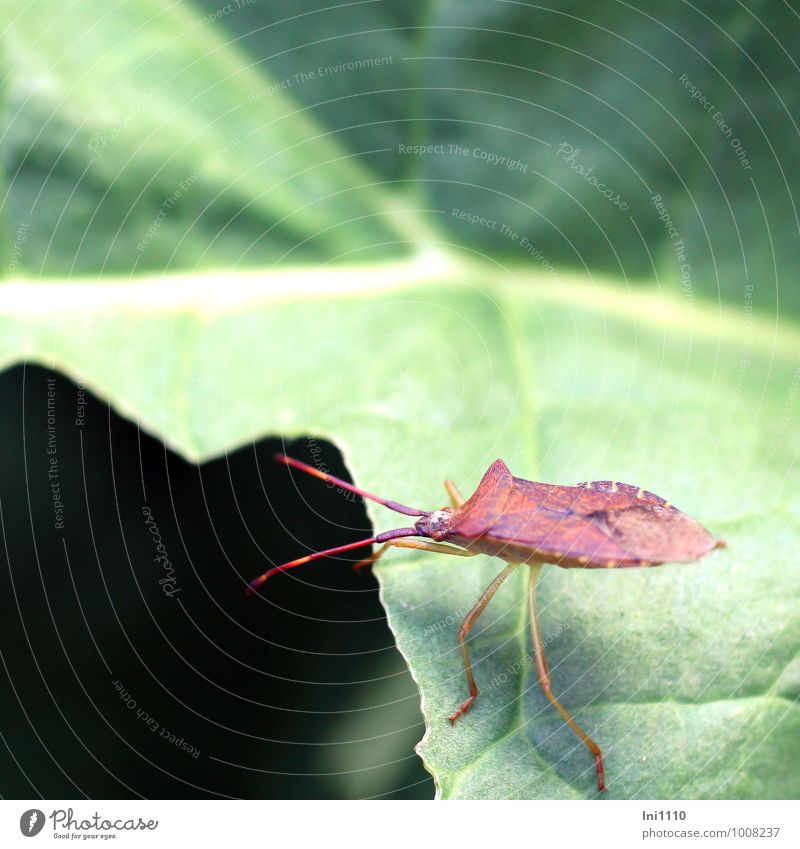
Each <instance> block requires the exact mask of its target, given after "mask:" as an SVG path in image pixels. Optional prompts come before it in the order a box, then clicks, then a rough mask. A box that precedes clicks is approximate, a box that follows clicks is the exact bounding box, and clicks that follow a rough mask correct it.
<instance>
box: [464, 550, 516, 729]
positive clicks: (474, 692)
mask: <svg viewBox="0 0 800 849" xmlns="http://www.w3.org/2000/svg"><path fill="white" fill-rule="evenodd" d="M518 565H519V564H518V563H509V564H508V566H506V568H505V569H503V571H502V572H501V573H500V574H499V575H498V576H497V577H496V578H495V579H494V580H493V581H492V583H491V584H489V586H488V587H487V588H486V589H485V590H484V591H483V595H482V596H481V597H480V598H479V599H478V603H477V604H476V605H475V607H473V608H472V610H470V612H469V613H468V614H467V615H466V617H465V619H464V621H463V622H462V623H461V629H460V630H459V632H458V641H459V643H461V655H462V657H463V658H464V669H465V670H466V672H467V684H469V698H468V699H466V701H465V702H464V703H463V704H462V705H461V707H460V708H459V709H458V710H457V711H456V712H455V713H454V714H453V715H452V716H448V717H447V718H448V719H449V720H450V722H451V723H455V721H456V720H457V719H458V718H459V716H461V714H462V713H466V712H467V711H468V710H469V709H470V708H471V707H472V703H473V702H474V701H475V699H476V698H477V696H478V686H477V685H476V683H475V676H474V675H473V674H472V664H471V663H470V659H469V652H468V651H467V640H466V638H467V634H469V632H470V630H471V628H472V626H473V625H474V624H475V623H476V622H477V621H478V617H479V616H480V615H481V613H483V611H484V610H485V609H486V605H487V604H488V603H489V602H490V601H491V600H492V596H493V595H494V594H495V593H496V592H497V591H498V590H499V589H500V584H502V583H503V581H505V579H506V578H507V577H508V576H509V575H510V574H511V573H512V572H513V571H514V569H516V568H517V566H518Z"/></svg>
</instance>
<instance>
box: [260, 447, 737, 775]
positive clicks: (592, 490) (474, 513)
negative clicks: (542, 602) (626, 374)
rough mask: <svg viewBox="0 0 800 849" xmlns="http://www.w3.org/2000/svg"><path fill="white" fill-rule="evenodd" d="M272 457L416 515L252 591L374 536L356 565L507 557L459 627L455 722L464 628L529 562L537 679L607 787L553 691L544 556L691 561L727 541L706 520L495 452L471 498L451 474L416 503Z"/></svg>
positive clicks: (639, 492) (638, 563)
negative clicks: (392, 556)
mask: <svg viewBox="0 0 800 849" xmlns="http://www.w3.org/2000/svg"><path fill="white" fill-rule="evenodd" d="M275 459H276V460H278V461H279V462H281V463H284V464H286V465H287V466H292V467H294V468H296V469H300V470H301V471H304V472H307V473H308V474H311V475H314V476H315V477H318V478H321V479H322V480H324V481H328V482H330V483H334V484H336V485H338V486H340V487H342V488H343V489H346V490H349V491H350V492H354V493H356V494H358V495H360V496H362V497H363V498H369V499H371V500H372V501H377V502H378V504H382V505H383V506H384V507H388V508H389V509H390V510H395V511H396V512H398V513H404V514H405V515H407V516H415V517H418V518H417V519H416V521H415V522H414V525H413V527H407V528H397V529H395V530H392V531H385V532H384V533H381V534H377V535H376V536H373V537H369V538H368V539H364V540H359V541H358V542H353V543H349V544H348V545H341V546H338V547H336V548H329V549H326V550H325V551H317V552H315V553H314V554H308V555H306V556H305V557H299V558H297V559H296V560H291V561H290V562H288V563H283V564H282V565H280V566H275V567H273V568H272V569H268V570H267V571H266V572H264V574H263V575H260V576H259V577H258V578H256V579H255V580H253V581H251V582H250V590H251V591H253V590H255V589H256V588H257V587H259V586H260V585H261V584H263V583H264V581H266V580H267V578H269V577H271V576H272V575H276V574H278V573H279V572H285V571H286V570H288V569H293V568H294V567H295V566H300V565H302V564H303V563H308V562H310V561H312V560H317V559H319V558H321V557H328V556H330V555H333V554H338V553H340V552H344V551H349V550H351V549H355V548H361V547H363V546H365V545H371V544H373V543H382V545H381V547H380V548H379V549H377V550H376V551H375V552H374V553H373V554H372V555H371V556H370V557H368V558H367V559H366V560H362V561H361V562H360V563H357V564H356V566H355V568H357V569H358V568H361V567H363V566H366V565H368V564H370V563H374V562H375V561H376V560H377V559H378V558H379V557H381V556H382V555H383V553H384V552H385V551H386V550H387V549H388V548H389V547H391V546H395V547H397V548H417V549H421V550H423V551H434V552H437V553H440V554H453V555H457V556H459V557H473V556H474V555H476V554H488V555H490V556H492V557H499V558H500V559H501V560H504V561H506V563H507V564H508V565H507V566H506V567H505V568H504V569H503V571H502V572H500V574H499V575H498V576H497V577H496V578H495V579H494V580H493V581H492V582H491V584H489V586H488V587H487V588H486V589H485V590H484V592H483V595H482V596H481V597H480V598H479V599H478V601H477V603H476V604H475V606H474V607H473V608H472V609H471V610H470V611H469V613H468V614H467V616H466V618H465V619H464V622H463V623H462V625H461V630H460V631H459V634H458V640H459V643H460V645H461V653H462V655H463V658H464V667H465V669H466V673H467V684H468V685H469V696H468V697H467V699H466V700H465V701H464V702H463V703H462V704H461V706H460V707H459V708H458V709H457V710H456V711H455V712H454V713H453V714H452V715H451V716H450V717H448V718H449V720H450V722H451V723H455V721H456V720H457V719H458V718H459V717H460V716H461V715H462V714H464V713H466V712H467V711H468V710H469V709H470V707H472V703H473V702H474V701H475V699H476V698H477V696H478V687H477V685H476V684H475V677H474V675H473V673H472V664H471V663H470V659H469V653H468V651H467V643H466V638H467V634H469V631H470V629H471V628H472V626H473V625H474V624H475V622H476V621H477V619H478V617H479V616H480V615H481V613H483V611H484V609H485V608H486V605H487V604H488V603H489V601H490V600H491V598H492V596H493V595H494V594H495V593H496V592H497V590H498V589H499V587H500V585H501V584H502V583H503V581H504V580H505V579H506V578H507V577H508V576H509V575H510V574H511V573H512V572H513V571H514V569H516V568H517V567H518V566H519V565H520V564H523V563H527V564H528V565H529V567H530V580H529V584H528V598H529V609H530V628H531V640H532V643H533V654H534V660H535V663H536V673H537V676H538V681H539V684H540V685H541V687H542V690H543V691H544V693H545V695H546V696H547V698H548V699H549V700H550V702H551V703H552V705H553V706H554V707H555V709H556V710H557V711H558V712H559V714H560V715H561V716H562V718H563V719H564V721H565V722H566V723H567V724H568V725H569V726H570V728H572V730H573V731H574V732H575V733H576V734H577V735H578V737H580V739H581V740H582V741H583V742H584V743H585V744H586V746H587V747H588V748H589V750H590V751H591V753H592V754H593V755H594V759H595V765H596V769H597V788H598V790H599V791H602V790H605V783H604V779H603V757H602V753H601V751H600V747H599V746H598V745H597V744H596V743H595V742H594V740H592V739H591V737H589V735H588V734H586V732H585V731H584V730H583V729H582V728H581V727H580V726H579V725H578V724H577V723H576V722H575V720H574V719H573V718H572V717H571V716H570V715H569V713H568V712H567V710H566V708H564V706H563V705H562V704H561V702H559V701H558V699H557V698H556V697H555V696H554V695H553V692H552V690H551V686H550V672H549V669H548V666H547V660H546V658H545V654H544V645H543V642H542V633H541V628H540V626H539V620H538V616H537V612H536V582H537V579H538V577H539V572H540V570H541V568H542V564H544V563H552V564H554V565H556V566H563V567H565V568H575V569H616V568H624V567H645V566H657V565H659V564H661V563H668V562H680V563H688V562H691V561H693V560H698V559H699V558H701V557H704V556H705V555H706V554H708V553H709V552H710V551H712V550H713V549H715V548H720V547H723V546H724V545H725V543H724V542H723V541H722V540H718V539H715V538H714V537H713V536H712V535H711V534H710V533H709V532H708V531H707V530H706V529H705V528H704V527H703V526H702V525H700V524H699V523H698V522H696V521H695V520H694V519H692V518H691V517H690V516H687V515H686V514H685V513H682V512H681V511H680V510H678V509H677V508H675V507H673V506H672V505H671V504H669V503H668V502H667V501H665V500H664V499H663V498H659V497H658V496H657V495H653V493H652V492H647V491H646V490H644V489H641V488H640V487H636V486H631V485H630V484H624V483H616V482H615V481H589V482H587V483H580V484H577V485H576V486H558V485H555V484H546V483H535V482H534V481H529V480H525V479H524V478H515V477H513V476H512V475H511V472H510V471H509V470H508V468H507V467H506V464H505V463H504V462H503V461H502V460H495V462H494V463H492V465H491V466H490V467H489V469H488V470H487V472H486V474H485V475H484V476H483V479H482V480H481V482H480V484H479V486H478V488H477V489H476V490H475V492H474V493H473V494H472V496H470V498H468V499H467V500H466V501H465V500H464V499H463V498H462V497H461V495H460V494H459V492H458V489H457V488H456V486H455V484H454V483H453V482H452V481H449V480H448V481H445V488H446V489H447V492H448V493H449V495H450V498H451V500H452V502H453V506H452V507H443V508H441V509H439V510H418V509H416V508H413V507H406V506H405V505H403V504H398V503H397V502H396V501H389V500H387V499H385V498H380V497H378V496H377V495H373V494H372V493H369V492H366V491H364V490H363V489H360V488H359V487H356V486H353V485H352V484H349V483H346V482H345V481H342V480H340V479H339V478H335V477H333V476H332V475H329V474H327V473H325V472H322V471H320V470H319V469H315V468H313V467H312V466H308V465H306V464H305V463H301V462H300V461H299V460H294V459H293V458H291V457H287V456H286V455H285V454H276V455H275Z"/></svg>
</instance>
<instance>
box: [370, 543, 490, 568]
mask: <svg viewBox="0 0 800 849" xmlns="http://www.w3.org/2000/svg"><path fill="white" fill-rule="evenodd" d="M390 545H393V546H395V548H418V549H420V550H421V551H433V552H435V553H436V554H455V555H456V556H457V557H474V556H475V552H474V551H467V550H466V548H456V547H455V546H452V545H440V544H439V543H438V542H426V541H425V540H424V539H397V540H394V539H392V540H389V542H385V543H384V544H383V545H382V546H381V547H380V548H379V549H378V550H377V551H375V552H373V553H372V554H370V556H369V557H365V558H364V559H363V560H360V561H359V562H358V563H356V564H355V565H354V566H353V569H355V570H356V571H358V570H359V569H363V568H364V567H365V566H369V565H370V564H371V563H374V562H375V561H376V560H378V559H379V558H381V557H383V555H384V554H385V553H386V549H387V548H389V546H390Z"/></svg>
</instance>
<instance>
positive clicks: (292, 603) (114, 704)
mask: <svg viewBox="0 0 800 849" xmlns="http://www.w3.org/2000/svg"><path fill="white" fill-rule="evenodd" d="M0 399H2V403H1V404H0V446H2V475H0V499H1V501H0V518H2V531H3V567H2V569H0V582H1V585H0V611H1V613H0V652H2V663H3V667H2V669H0V705H1V706H2V707H0V712H1V715H2V724H1V726H0V730H2V741H1V742H0V776H2V778H1V779H0V784H1V786H0V793H2V796H3V797H5V798H22V797H25V798H27V797H36V796H42V797H45V798H75V797H82V796H86V797H89V798H135V797H137V796H142V797H147V798H192V797H206V796H208V797H217V796H232V797H245V798H349V797H364V796H374V795H388V796H392V797H395V798H430V797H431V796H432V795H433V786H432V782H431V780H430V777H429V776H428V775H427V773H426V772H425V770H424V769H423V767H422V764H421V762H420V761H419V759H418V758H417V756H416V755H415V754H414V751H413V746H414V743H415V742H416V741H418V740H419V739H420V738H421V736H422V733H423V726H422V721H421V716H420V712H419V697H418V693H417V690H416V687H415V686H414V684H413V682H412V680H411V678H410V676H409V674H408V672H407V670H406V668H405V664H404V662H403V660H402V658H401V657H400V655H399V653H398V652H397V650H396V649H395V647H394V643H393V640H392V635H391V633H390V631H389V629H388V627H387V624H386V619H385V615H384V612H383V608H382V607H381V605H380V602H379V599H378V593H377V584H376V582H375V579H374V578H373V577H372V576H371V575H370V574H369V573H368V572H361V573H358V574H356V573H354V572H353V571H352V570H351V569H350V568H349V564H350V563H352V562H355V561H356V560H358V559H359V558H360V557H363V556H365V554H367V553H368V549H359V550H356V551H353V552H350V553H348V554H347V555H342V556H340V557H338V558H336V559H325V560H321V561H319V562H316V563H312V564H309V565H308V566H304V567H302V568H298V569H296V570H294V571H293V572H291V573H287V574H284V575H279V576H277V577H276V578H274V579H272V580H270V581H269V582H268V583H267V584H266V586H265V587H264V591H263V592H262V593H261V594H260V595H256V596H247V595H246V594H245V588H246V582H247V581H248V580H249V579H251V578H253V577H255V576H256V575H257V574H259V573H260V572H262V571H263V570H264V569H265V568H266V567H267V566H269V565H274V564H277V563H281V562H283V561H286V560H289V559H291V558H294V557H298V556H301V555H303V554H305V553H308V552H310V551H313V550H318V549H322V548H328V547H332V546H335V545H341V544H344V543H348V542H352V541H354V540H357V539H359V538H361V537H364V536H368V535H369V534H370V533H371V528H370V523H369V521H368V519H367V516H366V512H365V509H364V505H363V503H362V501H361V499H354V498H352V497H347V496H346V495H344V494H343V493H342V492H341V491H337V490H336V489H335V488H332V487H330V486H328V485H327V484H325V483H324V482H322V481H320V480H318V479H316V478H313V477H310V476H306V475H303V474H301V473H298V472H291V471H290V470H289V469H287V468H285V467H283V466H281V465H279V464H277V463H275V462H274V461H273V460H272V455H273V453H274V452H275V451H276V450H282V449H283V448H284V447H285V448H286V450H287V453H290V454H292V455H293V456H296V457H298V458H299V459H302V460H304V461H305V462H308V463H311V464H317V465H319V466H324V467H325V468H327V469H328V470H329V471H330V472H331V473H333V474H335V475H339V476H342V477H345V478H347V471H346V470H345V468H344V466H343V463H342V460H341V456H340V455H339V453H338V451H337V450H336V449H335V448H334V447H333V446H332V445H331V444H329V443H325V442H322V441H315V440H313V439H303V440H298V441H296V442H294V443H292V444H288V445H286V446H284V445H283V443H282V442H281V441H280V440H278V439H267V440H263V441H260V442H258V443H256V444H254V445H250V446H247V447H245V448H242V449H241V450H239V451H236V452H235V453H233V454H230V455H228V456H226V457H222V458H220V459H217V460H213V461H211V462H208V463H205V464H203V465H201V466H197V465H194V464H191V463H187V462H185V461H184V460H182V459H181V458H179V457H178V456H177V455H175V454H173V453H172V452H170V451H169V450H167V449H166V448H165V447H164V445H163V444H162V443H160V442H158V441H157V440H155V439H153V438H151V437H150V436H148V435H147V434H145V433H143V432H141V431H140V430H139V429H138V428H137V427H136V426H135V425H134V424H132V423H130V422H128V421H126V420H123V419H122V418H120V417H119V416H117V415H116V414H115V413H113V412H112V411H111V410H110V409H109V408H108V407H107V406H105V405H104V404H102V403H100V402H99V401H98V400H97V399H95V398H94V397H92V396H91V395H89V393H88V392H86V393H85V392H84V391H83V390H82V389H81V387H79V386H76V385H75V384H74V383H72V382H71V381H69V380H68V379H66V378H64V377H61V376H59V375H56V374H50V373H49V372H47V371H45V370H43V369H41V368H38V367H24V368H23V367H19V368H15V369H13V370H11V371H8V372H5V373H3V374H2V375H0ZM348 479H349V478H348Z"/></svg>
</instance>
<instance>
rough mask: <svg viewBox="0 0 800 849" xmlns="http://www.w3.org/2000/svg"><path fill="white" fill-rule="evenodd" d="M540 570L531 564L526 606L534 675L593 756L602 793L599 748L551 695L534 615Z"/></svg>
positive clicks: (540, 637)
mask: <svg viewBox="0 0 800 849" xmlns="http://www.w3.org/2000/svg"><path fill="white" fill-rule="evenodd" d="M541 568H542V564H541V563H531V577H530V584H529V589H528V605H529V609H530V616H531V641H532V642H533V656H534V659H535V661H536V674H537V675H538V676H539V684H540V686H541V688H542V690H544V694H545V696H547V698H548V699H549V700H550V703H551V704H552V705H553V707H554V708H555V709H556V710H557V711H558V712H559V713H560V714H561V717H562V718H563V720H564V721H565V722H566V723H567V725H569V727H570V728H571V729H572V730H573V731H574V732H575V733H576V734H577V735H578V737H580V738H581V740H583V742H584V743H585V744H586V746H587V747H588V748H589V751H590V752H591V753H592V754H593V755H594V760H595V766H596V767H597V790H598V791H599V792H602V791H603V790H605V789H606V785H605V783H604V781H603V754H602V752H601V751H600V747H599V746H598V745H597V743H595V742H594V740H592V738H591V737H589V735H588V734H587V733H586V732H585V731H584V730H583V729H582V728H581V727H580V725H578V723H577V722H575V720H574V719H573V718H572V717H571V716H570V715H569V713H568V712H567V710H566V708H565V707H564V706H563V705H562V704H561V702H559V700H558V699H557V698H556V697H555V696H554V695H553V691H552V690H551V689H550V670H549V668H548V666H547V660H546V659H545V656H544V643H543V642H542V631H541V628H540V626H539V619H538V617H537V615H536V581H537V579H538V578H539V571H540V570H541Z"/></svg>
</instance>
